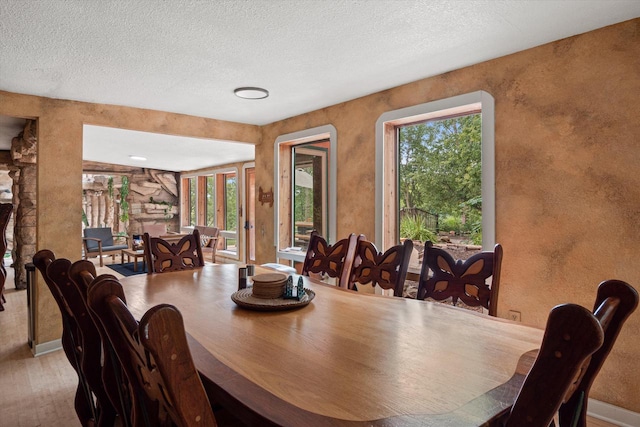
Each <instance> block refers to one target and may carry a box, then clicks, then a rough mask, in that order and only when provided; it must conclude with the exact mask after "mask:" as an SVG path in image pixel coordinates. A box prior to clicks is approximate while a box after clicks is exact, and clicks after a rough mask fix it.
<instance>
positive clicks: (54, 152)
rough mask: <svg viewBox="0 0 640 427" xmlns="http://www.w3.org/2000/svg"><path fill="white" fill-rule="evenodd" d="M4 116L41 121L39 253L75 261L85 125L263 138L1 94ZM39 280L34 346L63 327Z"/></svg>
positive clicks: (166, 116) (223, 125) (254, 130)
mask: <svg viewBox="0 0 640 427" xmlns="http://www.w3.org/2000/svg"><path fill="white" fill-rule="evenodd" d="M0 114H2V115H8V116H13V117H25V118H37V119H38V177H37V192H38V194H37V236H36V247H37V249H43V248H47V249H50V250H52V251H53V252H54V253H55V254H56V256H58V257H63V258H69V259H71V260H77V259H80V256H81V243H82V240H81V236H82V230H81V224H82V198H81V197H80V195H81V194H82V126H83V124H93V125H102V126H112V127H118V128H123V129H131V130H139V131H146V132H157V133H165V134H170V135H185V136H192V137H200V138H216V139H222V140H229V141H239V142H248V143H254V144H257V143H259V142H260V135H261V131H260V128H259V127H258V126H250V125H244V124H239V123H230V122H224V121H220V120H213V119H205V118H201V117H191V116H185V115H180V114H172V113H165V112H160V111H152V110H143V109H137V108H128V107H119V106H113V105H104V104H89V103H83V102H74V101H65V100H57V99H49V98H41V97H35V96H28V95H20V94H14V93H9V92H2V91H0ZM69 236H78V238H77V239H70V238H69ZM37 278H38V279H37V280H38V282H37V285H36V286H37V287H36V298H37V301H36V303H37V307H38V309H37V311H36V336H35V343H36V345H40V344H43V343H48V342H50V341H53V340H56V339H59V338H60V335H61V331H62V326H61V322H60V314H59V311H58V308H57V306H56V305H55V302H54V300H53V298H52V297H51V295H50V293H49V290H48V289H47V287H46V286H45V285H44V283H43V282H42V281H41V280H40V277H39V275H37Z"/></svg>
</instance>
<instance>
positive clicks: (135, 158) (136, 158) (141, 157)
mask: <svg viewBox="0 0 640 427" xmlns="http://www.w3.org/2000/svg"><path fill="white" fill-rule="evenodd" d="M129 158H130V159H131V160H139V161H141V162H144V161H146V160H147V158H146V157H143V156H133V155H132V156H129Z"/></svg>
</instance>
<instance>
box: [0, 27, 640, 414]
mask: <svg viewBox="0 0 640 427" xmlns="http://www.w3.org/2000/svg"><path fill="white" fill-rule="evenodd" d="M478 90H484V91H486V92H488V93H490V94H491V95H492V96H493V97H494V98H495V107H496V114H495V115H496V123H495V128H496V129H495V135H496V136H495V140H496V203H497V206H496V207H497V213H496V238H497V241H499V242H500V243H502V244H503V246H504V249H505V257H504V262H503V276H502V285H501V293H500V299H499V302H498V310H499V313H498V314H499V315H500V316H503V317H504V316H505V315H506V313H507V311H508V310H511V309H515V310H519V311H521V312H522V320H523V322H525V323H528V324H532V325H537V326H539V327H543V326H544V323H545V321H546V317H547V314H548V312H549V310H550V309H551V307H552V306H554V305H555V304H558V303H563V302H567V301H572V302H577V303H580V304H582V305H585V306H590V305H591V304H592V302H593V299H594V296H595V291H596V286H597V284H598V283H599V282H600V281H602V280H605V279H608V278H618V279H622V280H626V281H628V282H629V283H631V284H633V285H635V286H636V288H639V289H640V273H639V270H638V268H637V267H636V265H635V261H636V260H637V259H638V258H639V255H640V250H639V249H638V247H639V246H638V244H637V241H638V238H639V237H640V207H639V206H640V203H639V202H640V185H639V184H640V177H639V176H638V174H637V173H636V170H637V165H638V164H640V147H639V146H638V141H640V120H638V113H637V105H636V103H637V102H638V94H640V19H635V20H632V21H627V22H624V23H621V24H618V25H615V26H611V27H606V28H603V29H599V30H596V31H593V32H589V33H586V34H583V35H579V36H576V37H572V38H569V39H565V40H561V41H558V42H554V43H550V44H547V45H544V46H540V47H537V48H534V49H530V50H527V51H523V52H519V53H516V54H513V55H509V56H506V57H503V58H499V59H496V60H492V61H488V62H485V63H482V64H478V65H474V66H471V67H467V68H464V69H460V70H456V71H452V72H449V73H446V74H442V75H439V76H435V77H431V78H426V79H424V80H420V81H417V82H414V83H411V84H407V85H404V86H400V87H397V88H393V89H390V90H387V91H384V92H379V93H375V94H372V95H369V96H367V97H363V98H359V99H355V100H352V101H349V102H345V103H342V104H339V105H335V106H331V107H328V108H324V109H322V110H318V111H314V112H311V113H308V114H305V115H302V116H298V117H294V118H291V119H287V120H283V121H280V122H277V123H273V124H270V125H267V126H264V127H262V128H260V127H256V126H248V125H243V124H237V123H229V122H222V121H217V120H212V119H204V118H197V117H189V116H182V115H177V114H171V113H163V112H157V111H150V110H141V109H134V108H127V107H117V106H109V105H102V104H88V103H79V102H72V101H62V100H51V99H47V98H39V97H32V96H28V95H19V94H12V93H7V92H1V91H0V114H4V115H10V116H16V117H31V118H38V119H39V120H38V123H39V144H40V146H39V149H40V153H39V155H40V157H39V162H38V236H37V245H38V248H50V249H52V250H54V251H55V252H56V253H57V254H58V255H59V256H63V257H68V258H71V259H77V258H78V257H79V256H80V228H81V227H80V215H81V209H80V208H81V206H80V198H79V197H77V196H76V195H77V194H79V193H80V191H81V180H80V176H81V170H82V165H81V151H82V132H81V126H82V124H83V123H89V124H95V125H104V126H114V127H122V128H126V129H134V130H142V131H150V132H161V133H168V134H181V135H187V136H196V137H204V138H220V139H225V140H234V141H246V142H250V143H256V144H257V146H256V186H257V187H258V186H261V187H262V188H263V189H265V190H268V189H270V188H271V187H273V186H274V178H273V174H274V171H273V143H274V141H275V139H276V138H277V137H278V136H279V135H282V134H287V133H292V132H296V131H300V130H304V129H309V128H313V127H316V126H321V125H325V124H332V125H333V126H334V127H335V128H336V129H337V138H338V177H337V179H338V195H337V197H338V206H337V217H338V229H337V233H338V235H339V236H340V235H344V234H347V233H350V232H356V233H365V234H366V235H368V236H373V235H374V234H375V230H374V210H375V206H374V199H375V198H374V194H375V193H374V191H375V188H374V181H375V180H374V177H375V167H374V159H375V153H374V151H375V122H376V120H377V119H378V117H380V115H381V114H382V113H384V112H386V111H390V110H395V109H398V108H403V107H408V106H412V105H417V104H422V103H425V102H429V101H433V100H438V99H442V98H447V97H450V96H455V95H460V94H464V93H469V92H475V91H478ZM52 194H55V195H56V197H51V195H52ZM65 194H66V196H65ZM273 212H274V208H269V207H268V206H267V205H261V204H260V203H257V206H256V232H257V233H256V235H257V242H256V245H257V248H256V249H257V252H256V255H257V261H258V262H266V261H273V260H274V257H275V250H274V246H273ZM76 224H77V225H76ZM73 235H77V236H78V241H77V242H76V241H75V240H73V239H68V238H67V236H73ZM38 295H39V302H38V307H39V309H40V310H39V318H38V321H37V325H38V327H39V333H38V336H37V337H36V342H37V343H39V342H46V341H48V340H51V339H55V338H59V336H60V332H59V326H58V325H59V320H57V319H59V317H58V316H56V314H55V313H56V311H55V310H56V309H55V307H54V306H53V304H52V300H51V298H50V297H48V293H47V292H46V289H45V288H44V287H42V285H41V284H40V285H39V286H38ZM56 322H57V323H56ZM639 334H640V313H635V314H634V315H632V317H631V318H630V320H629V321H628V322H627V325H626V326H625V328H624V330H623V331H622V333H621V335H620V337H619V339H618V342H617V344H616V346H615V348H614V350H613V352H612V353H611V355H610V357H609V360H608V361H607V363H606V364H605V366H604V368H603V371H602V372H601V373H600V375H599V377H598V379H597V380H596V384H595V386H594V390H593V393H592V397H595V398H596V399H599V400H602V401H604V402H608V403H612V404H614V405H618V406H621V407H624V408H627V409H630V410H632V411H636V412H640V394H639V393H638V391H637V384H640V370H638V369H637V364H638V362H637V360H638V359H639V358H640V340H638V339H637V336H638V335H639Z"/></svg>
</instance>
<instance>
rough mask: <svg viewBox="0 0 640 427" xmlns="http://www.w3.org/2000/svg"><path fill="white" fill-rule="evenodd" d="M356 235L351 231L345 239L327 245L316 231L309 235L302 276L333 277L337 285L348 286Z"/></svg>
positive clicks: (356, 242)
mask: <svg viewBox="0 0 640 427" xmlns="http://www.w3.org/2000/svg"><path fill="white" fill-rule="evenodd" d="M357 245H358V237H357V236H356V235H355V234H354V233H351V234H350V235H349V237H347V238H346V239H342V240H338V241H337V242H336V243H335V244H333V245H329V244H328V243H327V241H326V240H325V239H324V237H322V236H321V235H320V233H318V232H317V231H315V230H314V231H312V232H311V235H310V236H309V247H308V248H307V254H306V255H305V258H304V263H303V265H302V275H303V276H317V275H321V276H324V275H326V276H329V277H335V278H337V281H338V286H340V287H341V288H348V287H349V274H350V273H351V266H352V265H353V260H354V258H355V252H356V246H357Z"/></svg>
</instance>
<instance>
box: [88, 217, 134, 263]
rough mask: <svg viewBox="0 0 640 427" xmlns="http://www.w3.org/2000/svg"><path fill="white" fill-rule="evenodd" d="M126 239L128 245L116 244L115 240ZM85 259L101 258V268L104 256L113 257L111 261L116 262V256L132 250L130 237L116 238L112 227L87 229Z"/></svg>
mask: <svg viewBox="0 0 640 427" xmlns="http://www.w3.org/2000/svg"><path fill="white" fill-rule="evenodd" d="M116 238H117V239H125V241H126V244H124V245H123V244H119V245H117V244H115V242H114V239H116ZM82 242H83V244H84V259H88V258H89V256H92V257H94V256H98V257H99V258H100V267H102V266H103V265H104V264H103V262H102V256H103V255H111V259H112V260H115V255H116V254H118V253H121V252H122V250H123V249H130V247H129V236H115V235H114V234H113V232H112V231H111V227H101V228H85V229H84V238H83V239H82Z"/></svg>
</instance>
